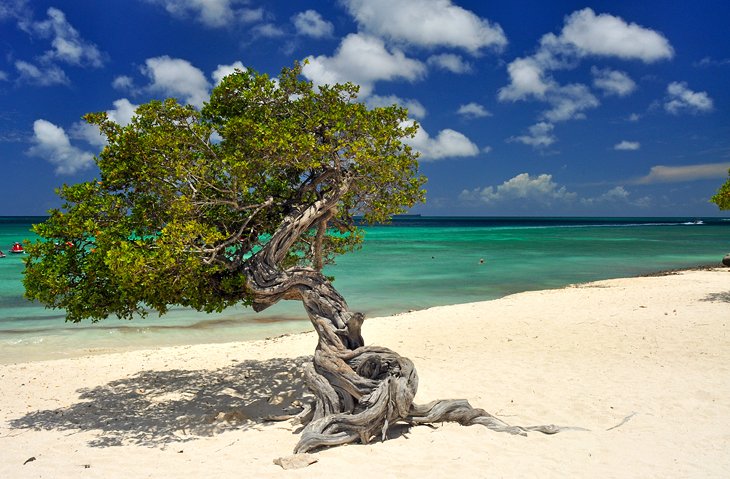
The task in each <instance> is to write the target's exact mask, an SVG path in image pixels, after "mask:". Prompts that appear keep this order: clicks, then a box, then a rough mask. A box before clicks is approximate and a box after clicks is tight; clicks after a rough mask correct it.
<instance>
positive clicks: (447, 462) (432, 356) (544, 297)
mask: <svg viewBox="0 0 730 479" xmlns="http://www.w3.org/2000/svg"><path fill="white" fill-rule="evenodd" d="M728 279H730V269H727V268H724V269H723V268H713V269H711V270H697V269H693V270H689V271H684V272H678V273H676V274H670V275H663V276H650V277H647V276H643V277H633V278H621V279H609V280H603V281H597V282H590V283H582V284H575V285H570V286H568V287H565V288H560V289H550V290H539V291H526V292H522V293H516V294H513V295H509V296H506V297H503V298H500V299H496V300H490V301H484V302H478V303H466V304H461V305H455V306H439V307H433V308H429V309H426V310H420V311H415V312H409V313H403V314H399V315H395V316H389V317H381V318H372V320H368V321H366V322H365V324H364V326H363V334H364V336H365V340H366V342H367V344H378V345H381V346H384V347H389V348H392V349H394V350H396V351H398V352H399V353H401V354H403V355H404V356H407V357H409V358H411V359H412V360H413V361H414V362H415V365H416V368H417V370H418V373H419V378H420V382H419V384H420V387H419V392H418V395H417V396H416V401H417V402H419V403H424V402H428V401H430V400H433V399H438V398H447V397H448V398H452V397H453V398H459V397H461V398H466V399H468V400H469V401H470V402H471V403H472V404H473V405H474V406H476V407H483V408H484V409H486V410H487V411H489V412H490V413H493V414H495V415H497V416H499V417H501V418H502V419H504V420H506V421H507V422H509V423H511V424H515V425H531V424H546V423H554V424H558V425H561V426H575V427H581V428H585V429H588V430H589V431H566V432H561V433H559V434H556V435H554V436H544V435H541V434H534V433H531V434H529V435H528V436H527V437H519V436H510V435H507V434H500V433H495V432H492V431H489V430H487V429H485V428H481V427H479V426H472V427H462V426H458V425H455V424H438V425H435V427H434V428H429V427H425V426H420V427H412V428H408V427H405V426H396V427H394V428H392V429H391V432H390V434H389V439H388V440H387V441H385V442H381V441H374V442H373V443H372V444H369V445H351V446H345V447H337V448H332V449H325V450H322V451H320V452H318V453H317V454H316V458H317V459H318V462H317V463H315V464H313V465H311V466H309V467H307V468H305V469H302V470H291V471H283V470H282V469H281V468H280V467H279V466H275V465H273V463H272V460H273V459H275V458H277V457H281V456H287V455H289V454H290V453H291V450H292V448H293V447H294V444H295V443H296V441H297V431H298V429H297V427H296V426H293V425H291V424H290V423H288V422H284V423H266V422H262V418H263V417H264V416H266V415H267V414H270V413H272V412H276V410H277V408H278V410H284V409H283V408H286V407H287V406H290V405H291V403H292V402H293V401H294V399H295V398H299V397H301V396H302V395H304V394H305V388H304V385H303V383H302V381H301V380H300V379H299V377H298V376H297V373H296V366H297V365H298V364H301V361H305V360H306V357H307V356H309V355H311V354H312V352H313V351H314V348H315V346H316V336H315V333H314V332H313V331H308V332H305V333H300V334H289V335H283V336H277V337H273V338H270V339H267V340H257V341H252V342H232V343H221V344H198V345H189V346H174V347H164V348H155V349H148V350H136V351H130V352H114V353H107V354H102V355H92V356H84V357H75V358H68V359H57V360H49V361H35V362H24V363H16V364H6V365H0V378H1V379H2V382H3V389H4V391H3V395H4V399H3V407H2V408H0V448H1V449H2V450H3V456H4V459H5V460H4V461H2V462H0V477H14V478H23V477H39V476H42V477H46V476H47V477H82V476H83V477H85V478H86V477H104V478H121V477H130V476H140V477H164V476H169V475H175V476H176V477H206V476H210V475H214V474H218V475H221V476H222V477H230V476H232V475H233V474H237V475H240V474H241V473H243V474H250V475H253V476H254V477H282V475H283V477H287V478H288V477H302V478H304V477H341V475H340V472H341V471H342V470H345V468H346V470H348V471H350V473H352V474H357V475H361V474H362V475H365V474H369V475H373V474H375V475H379V476H383V477H414V478H416V477H421V478H422V477H426V476H440V477H453V475H454V471H455V470H458V471H459V475H463V476H471V477H485V476H486V475H488V476H489V477H492V476H506V477H524V476H543V477H589V476H592V477H608V476H612V477H727V474H728V472H729V471H730V457H729V456H728V455H727V450H728V449H730V436H729V435H728V434H727V429H728V426H730V403H729V402H728V401H727V400H726V398H727V397H728V395H730V366H728V365H730V317H729V316H728V305H729V304H728V303H730V282H729V281H728ZM282 398H283V399H282ZM31 457H32V458H34V460H32V461H30V462H27V461H28V460H29V459H30V458H31ZM404 457H408V460H407V461H406V462H405V463H404V462H403V458H404ZM525 458H529V460H525ZM86 466H88V467H86ZM454 468H457V469H454ZM487 471H488V472H487Z"/></svg>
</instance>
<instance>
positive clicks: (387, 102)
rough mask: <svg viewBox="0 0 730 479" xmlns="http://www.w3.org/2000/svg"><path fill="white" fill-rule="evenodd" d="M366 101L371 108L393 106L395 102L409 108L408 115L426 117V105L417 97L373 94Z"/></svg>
mask: <svg viewBox="0 0 730 479" xmlns="http://www.w3.org/2000/svg"><path fill="white" fill-rule="evenodd" d="M365 103H366V104H367V105H368V106H369V107H370V108H376V107H384V106H391V105H393V104H395V105H400V106H402V107H405V108H408V116H410V117H413V118H416V119H419V120H421V119H423V118H425V117H426V107H424V106H423V105H422V104H421V102H420V101H418V100H415V99H412V98H411V99H404V98H400V97H398V96H395V95H386V96H382V95H371V96H369V97H367V98H366V99H365Z"/></svg>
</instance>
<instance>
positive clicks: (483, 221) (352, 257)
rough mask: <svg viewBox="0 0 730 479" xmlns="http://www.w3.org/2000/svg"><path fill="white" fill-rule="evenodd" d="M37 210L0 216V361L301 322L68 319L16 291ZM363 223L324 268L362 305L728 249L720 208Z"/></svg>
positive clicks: (486, 296) (616, 270)
mask: <svg viewBox="0 0 730 479" xmlns="http://www.w3.org/2000/svg"><path fill="white" fill-rule="evenodd" d="M43 220H44V218H43V217H0V250H2V251H4V252H5V253H6V254H7V256H6V257H5V258H2V259H0V363H4V364H7V363H12V362H20V361H28V360H45V359H55V358H65V357H75V356H80V355H86V354H95V353H103V352H112V351H121V350H132V349H147V348H155V347H160V346H170V345H185V344H199V343H222V342H230V341H245V340H253V339H263V338H267V337H275V336H279V335H283V334H289V333H295V332H301V331H308V330H310V329H311V325H310V323H309V321H308V319H307V317H306V314H305V313H304V310H303V308H302V306H301V304H299V303H297V302H293V301H284V302H281V303H280V304H277V305H275V306H273V307H271V308H269V309H268V310H266V311H264V312H261V313H254V312H253V311H252V310H250V309H248V308H245V307H232V308H229V309H227V310H225V311H224V312H222V313H217V314H205V313H200V312H197V311H194V310H191V309H187V308H181V307H178V308H173V309H172V310H171V311H170V312H169V313H168V314H167V315H164V316H162V317H160V316H158V315H157V314H150V315H148V316H147V317H146V318H136V319H133V320H131V321H130V320H120V319H117V318H115V317H110V318H108V319H106V320H104V321H100V322H98V323H91V322H82V323H78V324H76V323H67V322H65V314H64V311H63V310H53V309H46V308H44V306H43V305H41V304H38V303H34V302H30V301H28V300H26V299H25V298H24V296H23V285H22V275H23V267H24V263H23V256H24V255H22V254H19V255H14V254H10V253H9V249H10V246H11V245H12V244H13V243H14V242H16V241H23V240H31V241H32V240H34V239H35V236H34V234H33V233H32V232H31V226H32V224H33V223H38V222H41V221H43ZM364 229H365V231H366V234H365V241H364V244H363V246H362V248H361V249H360V250H358V251H356V252H353V253H349V254H347V255H343V256H341V257H339V258H338V259H337V264H336V265H332V266H328V267H326V268H325V274H327V275H330V276H334V277H335V282H334V285H335V287H336V288H337V289H338V290H339V291H340V293H342V295H343V296H344V297H345V298H346V299H347V301H348V304H349V305H350V308H351V309H353V310H356V311H361V312H363V313H365V314H366V317H377V316H384V315H391V314H396V313H401V312H405V311H409V310H419V309H425V308H429V307H433V306H441V305H449V304H458V303H467V302H474V301H485V300H491V299H495V298H500V297H503V296H506V295H509V294H512V293H517V292H521V291H528V290H538V289H548V288H561V287H564V286H566V285H570V284H575V283H582V282H588V281H594V280H601V279H609V278H616V277H628V276H638V275H643V274H649V273H653V272H658V271H666V270H673V269H682V268H690V267H696V266H707V265H717V266H721V260H722V258H723V256H725V255H726V254H728V253H730V218H635V217H632V218H592V217H591V218H578V217H555V218H549V217H534V218H532V217H427V216H417V215H408V216H402V217H396V218H394V219H393V221H392V222H391V223H389V224H385V225H374V226H366V227H364ZM448 320H449V318H444V321H448ZM366 327H367V326H366ZM365 332H366V333H367V329H365ZM366 340H367V337H366ZM312 347H313V348H314V345H312Z"/></svg>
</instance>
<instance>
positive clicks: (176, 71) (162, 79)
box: [142, 55, 210, 107]
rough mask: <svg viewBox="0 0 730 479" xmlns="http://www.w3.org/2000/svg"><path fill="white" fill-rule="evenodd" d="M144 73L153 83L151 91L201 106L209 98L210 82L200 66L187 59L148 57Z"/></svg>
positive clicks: (149, 87) (150, 87) (150, 86)
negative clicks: (197, 66)
mask: <svg viewBox="0 0 730 479" xmlns="http://www.w3.org/2000/svg"><path fill="white" fill-rule="evenodd" d="M142 73H144V74H145V75H147V76H148V77H149V79H150V80H151V81H152V83H151V84H150V85H149V86H148V87H147V88H148V89H149V90H150V91H153V92H157V93H162V94H164V95H169V96H172V97H176V98H179V99H180V100H182V101H184V102H187V103H190V104H191V105H194V106H197V107H200V106H202V105H203V102H205V101H206V100H207V99H208V96H209V90H210V83H208V80H207V79H206V78H205V75H204V74H203V72H202V71H200V70H199V69H198V68H196V67H194V66H193V65H191V64H190V62H188V61H187V60H182V59H180V58H170V57H169V56H167V55H165V56H161V57H155V58H148V59H147V60H146V61H145V66H144V67H142Z"/></svg>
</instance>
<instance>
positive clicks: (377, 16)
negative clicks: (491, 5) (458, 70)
mask: <svg viewBox="0 0 730 479" xmlns="http://www.w3.org/2000/svg"><path fill="white" fill-rule="evenodd" d="M343 3H344V4H345V6H346V7H347V9H348V10H349V11H350V13H351V14H352V16H353V17H354V18H355V21H356V22H357V24H358V25H359V27H360V28H361V29H362V30H363V31H365V32H368V33H371V34H373V35H377V36H379V37H382V38H386V39H388V40H392V41H394V42H397V43H404V44H411V45H415V46H420V47H426V48H434V47H439V46H443V47H453V48H461V49H464V50H466V51H468V52H469V53H472V54H477V53H479V51H480V50H481V49H482V48H487V47H493V48H496V49H501V48H502V47H504V46H505V45H506V44H507V38H506V37H505V35H504V32H503V31H502V28H501V27H500V26H499V25H498V24H496V23H495V24H493V23H491V22H489V20H486V19H483V18H480V17H478V16H477V15H475V14H474V13H472V12H470V11H469V10H465V9H463V8H461V7H459V6H457V5H454V4H453V3H451V0H398V1H396V2H394V1H392V0H343Z"/></svg>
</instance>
